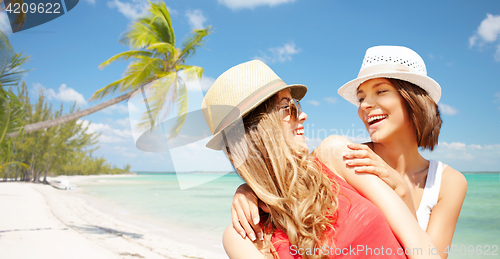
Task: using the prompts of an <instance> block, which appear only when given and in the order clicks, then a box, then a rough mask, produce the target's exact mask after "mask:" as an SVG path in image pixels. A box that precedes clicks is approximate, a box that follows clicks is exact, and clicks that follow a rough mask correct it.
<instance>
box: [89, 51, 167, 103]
mask: <svg viewBox="0 0 500 259" xmlns="http://www.w3.org/2000/svg"><path fill="white" fill-rule="evenodd" d="M159 63H161V64H159ZM162 67H163V62H162V60H161V59H158V58H149V57H144V56H139V57H137V60H135V61H133V62H132V63H131V64H130V65H129V66H128V67H127V70H126V71H125V75H124V77H123V78H121V79H119V80H116V81H115V82H113V83H111V84H109V85H107V86H105V87H103V88H101V89H99V90H97V91H96V92H95V93H94V95H92V97H90V100H97V99H101V98H103V97H104V96H106V95H108V94H112V93H114V92H116V91H117V90H118V88H119V91H120V93H121V92H125V91H130V90H134V89H137V88H138V87H139V86H141V85H143V84H145V83H148V82H151V81H152V80H154V79H155V78H156V73H157V72H158V71H157V70H158V69H161V68H162Z"/></svg>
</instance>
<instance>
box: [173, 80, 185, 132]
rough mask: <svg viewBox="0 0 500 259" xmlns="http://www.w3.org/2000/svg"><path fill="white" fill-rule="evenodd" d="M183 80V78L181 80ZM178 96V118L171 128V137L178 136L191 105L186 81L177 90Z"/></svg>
mask: <svg viewBox="0 0 500 259" xmlns="http://www.w3.org/2000/svg"><path fill="white" fill-rule="evenodd" d="M179 81H182V80H179ZM177 93H178V96H177V100H176V103H177V120H176V121H175V125H174V126H173V127H172V128H171V129H170V136H169V139H171V138H173V137H175V136H177V134H179V132H180V131H181V129H182V126H183V125H184V121H185V120H186V115H187V110H188V107H189V101H188V91H187V87H186V84H185V83H184V82H181V83H180V84H179V88H178V90H177Z"/></svg>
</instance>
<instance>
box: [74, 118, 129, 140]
mask: <svg viewBox="0 0 500 259" xmlns="http://www.w3.org/2000/svg"><path fill="white" fill-rule="evenodd" d="M78 123H80V124H81V125H82V127H87V126H88V128H87V131H86V133H101V135H100V136H99V139H98V140H99V143H101V142H102V143H119V142H126V141H130V142H133V137H132V131H131V130H129V129H123V130H120V129H115V128H113V127H111V126H110V125H109V124H104V123H93V122H89V121H87V120H78Z"/></svg>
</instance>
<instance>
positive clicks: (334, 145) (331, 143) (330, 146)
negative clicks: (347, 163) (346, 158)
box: [313, 135, 352, 161]
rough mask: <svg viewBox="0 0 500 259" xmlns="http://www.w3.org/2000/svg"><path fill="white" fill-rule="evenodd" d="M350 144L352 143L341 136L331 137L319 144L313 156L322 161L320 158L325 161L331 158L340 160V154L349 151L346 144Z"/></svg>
mask: <svg viewBox="0 0 500 259" xmlns="http://www.w3.org/2000/svg"><path fill="white" fill-rule="evenodd" d="M350 143H352V142H351V141H350V140H349V139H347V138H345V137H343V136H338V135H332V136H329V137H327V138H325V139H324V140H323V141H321V144H320V145H319V146H318V147H317V148H316V149H315V150H314V152H313V154H315V155H316V156H317V157H318V158H319V159H320V160H322V159H321V158H325V161H326V160H330V159H332V158H336V159H342V153H343V152H347V151H349V149H348V148H347V144H350Z"/></svg>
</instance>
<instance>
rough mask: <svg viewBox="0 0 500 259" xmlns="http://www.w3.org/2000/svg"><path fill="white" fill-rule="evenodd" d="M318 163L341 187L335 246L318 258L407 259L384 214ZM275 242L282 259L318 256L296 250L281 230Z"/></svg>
mask: <svg viewBox="0 0 500 259" xmlns="http://www.w3.org/2000/svg"><path fill="white" fill-rule="evenodd" d="M316 161H317V162H318V163H319V164H320V165H321V167H322V170H323V173H325V174H327V175H328V177H330V178H331V179H333V180H335V181H336V182H337V183H338V185H339V196H338V202H339V204H338V209H337V212H336V213H337V221H336V223H335V224H334V228H335V233H333V232H330V234H329V235H330V236H331V238H332V239H333V243H332V244H331V245H326V246H323V247H322V248H321V249H317V251H316V254H319V253H321V254H323V255H328V256H329V257H330V258H374V257H375V258H376V257H379V256H380V257H379V258H406V255H405V254H404V250H403V248H402V247H401V245H400V244H399V242H398V241H397V239H396V237H395V236H394V233H393V232H392V230H391V229H390V227H389V224H388V223H387V220H386V219H385V217H384V214H382V211H380V210H379V208H378V207H377V206H375V204H373V203H372V202H371V201H369V200H368V199H366V198H364V197H363V196H361V195H360V194H359V193H358V192H357V191H356V190H355V189H354V188H353V187H352V186H351V185H349V184H348V183H347V182H346V181H344V180H343V179H342V178H340V177H339V176H337V175H336V174H334V173H333V172H332V171H331V170H330V169H329V168H328V167H327V166H325V165H324V164H323V163H321V161H319V160H318V159H316ZM271 242H272V243H273V246H274V248H275V249H276V251H277V252H278V255H279V257H280V259H285V258H294V259H297V258H302V256H301V255H305V254H308V253H309V254H312V253H314V251H308V250H305V249H303V248H302V249H301V248H300V247H297V246H292V245H291V244H290V242H289V241H288V236H287V235H286V233H285V232H283V231H281V230H280V229H276V230H275V232H274V233H273V235H272V237H271Z"/></svg>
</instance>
